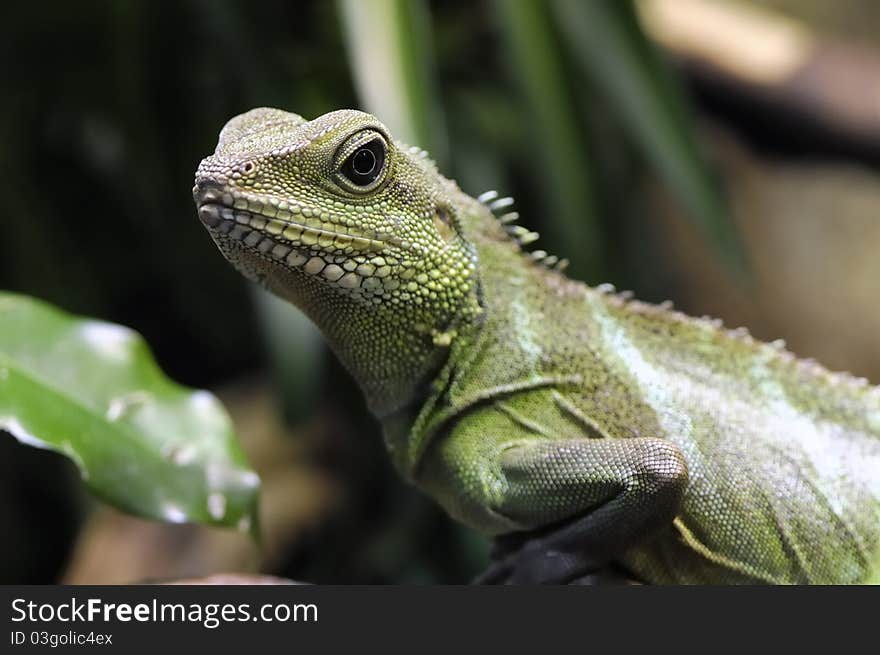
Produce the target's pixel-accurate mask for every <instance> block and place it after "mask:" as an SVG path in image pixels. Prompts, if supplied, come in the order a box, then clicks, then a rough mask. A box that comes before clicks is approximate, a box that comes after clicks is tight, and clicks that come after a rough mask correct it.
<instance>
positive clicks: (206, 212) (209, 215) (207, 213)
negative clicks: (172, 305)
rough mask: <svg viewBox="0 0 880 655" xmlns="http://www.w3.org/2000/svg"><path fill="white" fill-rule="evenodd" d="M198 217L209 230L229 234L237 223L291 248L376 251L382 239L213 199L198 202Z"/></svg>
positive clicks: (381, 246) (348, 252) (342, 252)
mask: <svg viewBox="0 0 880 655" xmlns="http://www.w3.org/2000/svg"><path fill="white" fill-rule="evenodd" d="M198 214H199V219H200V220H201V221H202V223H203V224H204V225H205V227H206V228H208V230H210V231H214V232H219V233H221V234H230V233H231V232H232V231H233V229H234V226H236V225H240V226H243V227H244V228H246V229H247V230H249V231H256V232H259V233H261V234H262V235H264V236H265V237H267V238H270V239H272V240H274V241H275V242H277V243H279V244H284V245H289V246H291V247H296V248H303V249H310V250H317V251H322V252H326V254H328V255H331V254H339V255H354V254H358V253H371V252H379V251H381V250H383V249H384V248H385V245H386V241H385V239H376V238H370V237H364V236H359V235H354V234H347V233H345V232H341V231H338V230H330V229H327V227H326V225H327V223H326V222H325V223H324V224H323V225H324V226H322V227H317V226H314V225H307V224H304V223H298V222H295V221H292V220H290V219H288V218H286V217H285V218H274V217H272V216H268V215H266V214H263V213H262V212H254V211H251V210H248V209H234V208H233V207H230V206H229V205H226V204H220V203H217V202H201V203H199V205H198Z"/></svg>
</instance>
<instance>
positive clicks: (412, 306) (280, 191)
mask: <svg viewBox="0 0 880 655" xmlns="http://www.w3.org/2000/svg"><path fill="white" fill-rule="evenodd" d="M195 182H196V183H195V187H193V197H194V199H195V202H196V205H197V208H198V214H199V218H200V219H201V221H202V223H203V224H204V226H205V227H206V228H207V229H208V231H209V232H210V234H211V236H212V237H213V239H214V240H215V242H216V243H217V245H218V246H219V247H220V249H221V251H222V252H223V254H224V255H225V256H226V258H227V259H228V260H229V261H230V262H231V263H232V264H233V265H234V266H235V267H236V268H238V269H239V271H240V272H241V273H243V274H244V275H245V276H246V277H248V278H250V279H252V280H255V281H257V282H259V283H261V284H263V285H264V286H266V287H267V288H268V289H269V290H271V291H273V292H275V293H277V294H279V295H281V296H283V297H285V298H286V299H288V300H290V301H292V302H293V303H294V304H296V305H298V306H299V307H300V308H301V309H303V310H304V311H305V312H306V313H307V314H308V315H309V316H310V317H311V318H312V319H313V320H314V321H315V322H316V323H317V324H318V327H319V328H321V329H322V330H323V331H324V333H325V335H326V336H328V337H329V338H330V341H331V345H333V344H335V346H337V350H339V349H342V350H345V349H346V348H348V349H352V348H354V346H353V345H352V341H353V340H364V339H373V340H375V339H378V338H380V336H374V337H371V336H369V335H365V334H364V333H365V332H370V331H381V330H384V331H385V335H384V338H385V339H386V340H389V341H396V342H398V344H401V343H408V346H407V347H410V348H413V347H417V345H414V344H416V342H417V341H418V339H423V340H424V339H425V338H427V339H428V340H429V341H431V340H433V341H434V342H437V340H438V337H437V335H438V334H443V333H447V332H448V331H449V329H450V325H451V324H453V323H455V322H456V321H458V320H460V319H461V318H462V316H463V315H464V314H466V313H467V312H466V311H464V310H463V309H462V308H463V307H464V306H466V305H467V306H468V307H471V308H472V307H473V305H474V302H473V296H474V294H475V291H474V289H475V286H476V282H475V278H476V254H475V250H474V248H473V246H472V245H471V244H470V243H469V242H468V240H467V239H466V238H465V237H464V236H463V235H462V231H461V218H460V214H461V213H462V210H461V208H462V207H463V206H466V205H467V202H471V203H473V202H475V201H473V200H471V199H470V198H468V197H467V196H465V195H464V194H463V193H462V192H461V191H460V190H459V189H458V187H457V186H456V185H455V183H454V182H451V181H449V180H447V179H446V178H444V177H442V176H441V175H440V174H439V173H438V172H437V169H436V168H435V166H434V164H433V163H432V162H431V161H430V160H429V159H427V158H426V157H425V153H424V152H422V151H421V150H418V149H414V148H409V147H407V146H404V145H402V144H398V143H395V142H394V140H393V139H392V137H391V135H390V134H389V132H388V130H387V129H386V128H385V126H384V125H382V123H380V122H379V121H378V120H377V119H376V118H375V117H373V116H371V115H370V114H366V113H363V112H359V111H354V110H340V111H334V112H331V113H329V114H325V115H323V116H320V117H318V118H316V119H315V120H312V121H306V120H305V119H303V118H302V117H300V116H298V115H296V114H292V113H288V112H284V111H281V110H278V109H269V108H260V109H253V110H251V111H249V112H246V113H244V114H241V115H239V116H236V117H235V118H233V119H231V120H230V121H229V122H228V123H227V124H226V125H225V127H224V128H223V130H222V131H221V133H220V138H219V142H218V144H217V148H216V151H215V152H214V154H213V155H211V156H209V157H207V158H205V159H204V160H203V161H202V162H201V164H200V165H199V168H198V170H197V172H196V180H195ZM461 198H463V199H464V201H462V200H461ZM463 202H464V204H462V203H463ZM394 330H397V333H393V332H394ZM356 331H357V332H358V333H357V334H356ZM403 332H407V334H403ZM410 333H412V334H410ZM442 340H443V337H440V341H442ZM435 345H436V344H435ZM361 350H363V348H361ZM371 350H372V352H373V353H374V355H375V354H376V348H375V344H373V346H371ZM343 354H344V353H343ZM356 355H357V353H354V355H351V356H349V357H347V358H346V357H343V359H349V360H351V359H352V357H355V356H356ZM386 355H387V354H386ZM410 355H412V353H410ZM355 368H357V366H356V365H355ZM389 375H390V373H389Z"/></svg>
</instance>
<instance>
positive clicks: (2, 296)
mask: <svg viewBox="0 0 880 655" xmlns="http://www.w3.org/2000/svg"><path fill="white" fill-rule="evenodd" d="M0 429H3V430H6V431H7V432H9V433H11V434H12V435H13V436H14V437H16V438H17V439H18V440H19V441H21V442H22V443H25V444H28V445H31V446H35V447H38V448H47V449H50V450H55V451H58V452H60V453H62V454H64V455H66V456H67V457H68V458H70V459H71V460H73V461H74V462H75V463H76V465H77V466H78V468H79V470H80V472H81V474H82V477H83V479H84V480H85V482H86V484H87V485H88V486H89V488H90V489H91V490H92V491H93V492H94V493H95V494H96V495H97V496H99V497H100V498H102V499H104V500H106V501H107V502H109V503H111V504H112V505H115V506H117V507H119V508H120V509H122V510H125V511H127V512H131V513H133V514H137V515H140V516H145V517H148V518H153V519H159V520H163V521H171V522H183V521H187V522H197V523H207V524H213V525H221V526H232V527H237V528H239V529H241V530H251V531H253V530H254V528H255V525H256V509H257V495H258V489H259V478H258V477H257V475H256V473H254V472H253V471H252V470H250V469H249V468H248V465H247V462H246V461H245V456H244V453H243V452H242V450H241V448H240V446H239V444H238V442H237V441H236V438H235V434H234V432H233V428H232V423H231V421H230V419H229V416H228V415H227V414H226V411H225V410H224V409H223V406H222V405H221V404H220V402H219V401H218V400H217V399H216V398H215V397H214V396H213V395H211V394H209V393H208V392H206V391H193V390H190V389H185V388H183V387H181V386H179V385H177V384H175V383H174V382H172V381H171V380H169V379H168V378H166V377H165V376H164V375H163V373H162V371H161V370H160V369H159V367H158V366H157V365H156V362H155V361H154V360H153V358H152V356H151V354H150V351H149V349H148V348H147V345H146V344H145V343H144V341H143V339H142V338H141V337H140V336H139V335H138V334H137V333H135V332H134V331H132V330H129V329H128V328H124V327H121V326H119V325H114V324H111V323H104V322H100V321H93V320H87V319H79V318H75V317H73V316H70V315H68V314H66V313H64V312H62V311H60V310H57V309H55V308H53V307H51V306H50V305H48V304H46V303H43V302H41V301H37V300H34V299H32V298H28V297H26V296H21V295H17V294H11V293H3V292H0Z"/></svg>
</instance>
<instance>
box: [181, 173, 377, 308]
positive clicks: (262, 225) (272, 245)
mask: <svg viewBox="0 0 880 655" xmlns="http://www.w3.org/2000/svg"><path fill="white" fill-rule="evenodd" d="M193 198H194V199H195V201H196V206H197V208H198V214H199V219H200V220H201V222H202V224H203V225H204V226H205V227H206V228H207V229H208V231H209V232H210V233H211V234H212V236H213V237H214V239H215V240H216V241H218V243H219V241H227V242H229V241H231V242H234V243H237V244H239V247H242V248H244V249H246V250H249V251H251V252H253V253H255V254H257V255H259V256H260V257H263V258H267V259H269V260H272V261H275V262H276V263H277V264H279V265H282V266H285V267H287V268H295V269H298V270H300V271H302V272H304V273H306V274H308V275H311V276H319V277H323V278H326V280H327V281H328V282H331V283H335V284H336V285H338V286H340V287H341V288H343V289H348V290H350V291H351V292H359V291H360V287H361V286H364V283H365V281H366V279H367V277H368V276H370V275H372V274H373V272H374V271H376V270H377V266H376V265H375V263H376V262H377V261H378V260H379V259H381V257H375V256H374V255H376V254H377V253H378V252H380V251H382V250H383V249H384V248H385V246H386V245H387V243H388V241H389V237H387V236H380V235H364V234H355V233H352V232H346V231H343V230H341V229H339V228H341V227H342V226H340V225H338V224H333V223H329V222H328V221H323V220H321V219H319V218H317V217H316V214H317V213H318V212H313V211H311V210H309V208H307V207H299V206H295V205H293V204H291V203H287V202H281V201H275V200H274V199H273V200H265V199H258V198H251V197H246V196H243V195H237V196H233V194H231V193H229V192H228V191H225V190H223V189H221V188H217V187H214V186H205V185H204V184H197V185H196V186H195V187H193ZM371 257H372V259H370V258H371ZM370 262H373V264H371V263H370ZM381 263H382V264H384V263H385V262H384V260H383V261H382V262H381ZM385 268H387V266H386V267H385ZM378 271H379V272H383V271H382V269H381V268H379V269H378ZM368 284H369V283H367V285H368ZM365 288H366V287H365Z"/></svg>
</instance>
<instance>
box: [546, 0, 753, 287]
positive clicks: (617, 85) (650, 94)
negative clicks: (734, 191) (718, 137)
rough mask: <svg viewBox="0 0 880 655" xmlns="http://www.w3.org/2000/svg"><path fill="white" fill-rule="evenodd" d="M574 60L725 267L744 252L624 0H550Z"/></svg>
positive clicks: (673, 91)
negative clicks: (603, 95)
mask: <svg viewBox="0 0 880 655" xmlns="http://www.w3.org/2000/svg"><path fill="white" fill-rule="evenodd" d="M552 5H553V8H554V10H555V13H556V17H557V19H558V23H559V27H560V29H561V32H562V34H563V36H564V37H565V38H566V40H567V42H568V46H569V47H570V49H571V51H572V53H573V55H574V59H575V61H576V62H577V63H578V64H579V66H580V67H581V69H582V70H583V71H584V72H585V73H586V74H587V75H588V76H589V77H590V78H591V79H592V80H594V81H595V82H596V83H597V84H598V85H599V86H600V87H601V88H602V89H603V91H604V92H605V93H606V94H607V96H608V97H609V99H610V100H611V101H612V102H613V103H614V104H615V105H616V106H617V108H618V110H619V112H620V116H621V118H622V120H623V121H624V124H625V126H626V127H627V128H628V131H629V132H630V133H631V134H632V135H633V137H634V141H635V143H636V144H637V146H639V147H640V148H641V149H642V150H643V152H644V153H645V155H646V156H647V158H648V159H649V160H650V161H651V162H653V164H654V166H655V167H656V168H657V170H658V171H659V172H660V174H661V175H662V176H663V177H664V178H665V180H666V182H667V184H669V186H670V187H671V188H672V190H673V191H674V192H675V193H676V195H677V196H678V197H679V199H680V200H681V202H682V203H683V204H684V206H685V207H686V208H687V209H688V216H689V217H690V218H691V219H692V220H693V221H694V222H695V223H696V224H697V226H698V227H699V229H701V230H702V232H703V233H704V234H705V235H706V237H707V238H708V239H709V241H710V242H711V244H712V246H713V247H715V248H716V249H717V251H718V252H719V253H720V254H721V256H722V258H723V259H724V260H725V262H726V263H727V265H728V267H729V268H730V269H731V270H732V271H733V272H735V273H737V274H739V275H744V274H745V273H746V270H747V268H746V264H745V257H744V253H743V251H742V247H741V244H740V241H739V238H738V235H737V233H736V230H735V228H734V226H733V223H732V221H731V219H730V216H729V212H728V208H727V204H726V202H725V201H724V198H723V196H722V194H721V190H720V186H719V184H718V180H717V179H716V178H715V177H714V175H713V173H712V171H711V170H710V169H709V168H708V167H707V166H706V164H705V162H704V161H703V158H702V157H701V156H700V152H699V148H698V146H697V143H696V141H695V139H694V136H693V135H692V133H691V130H690V125H689V124H688V116H687V112H686V110H685V106H684V102H683V100H682V98H681V96H680V92H679V90H678V88H677V87H676V84H675V82H674V80H673V79H672V78H671V76H670V74H669V71H668V70H667V69H666V67H665V65H664V63H663V62H662V61H661V60H660V58H659V55H658V53H657V52H656V51H655V50H654V48H653V46H652V44H651V43H650V42H649V41H648V40H647V39H646V38H645V36H644V34H643V33H642V31H641V29H640V27H639V24H638V19H637V17H636V14H635V10H634V8H633V5H632V3H631V2H630V1H629V0H620V1H615V2H607V1H605V0H586V1H583V0H552Z"/></svg>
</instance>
